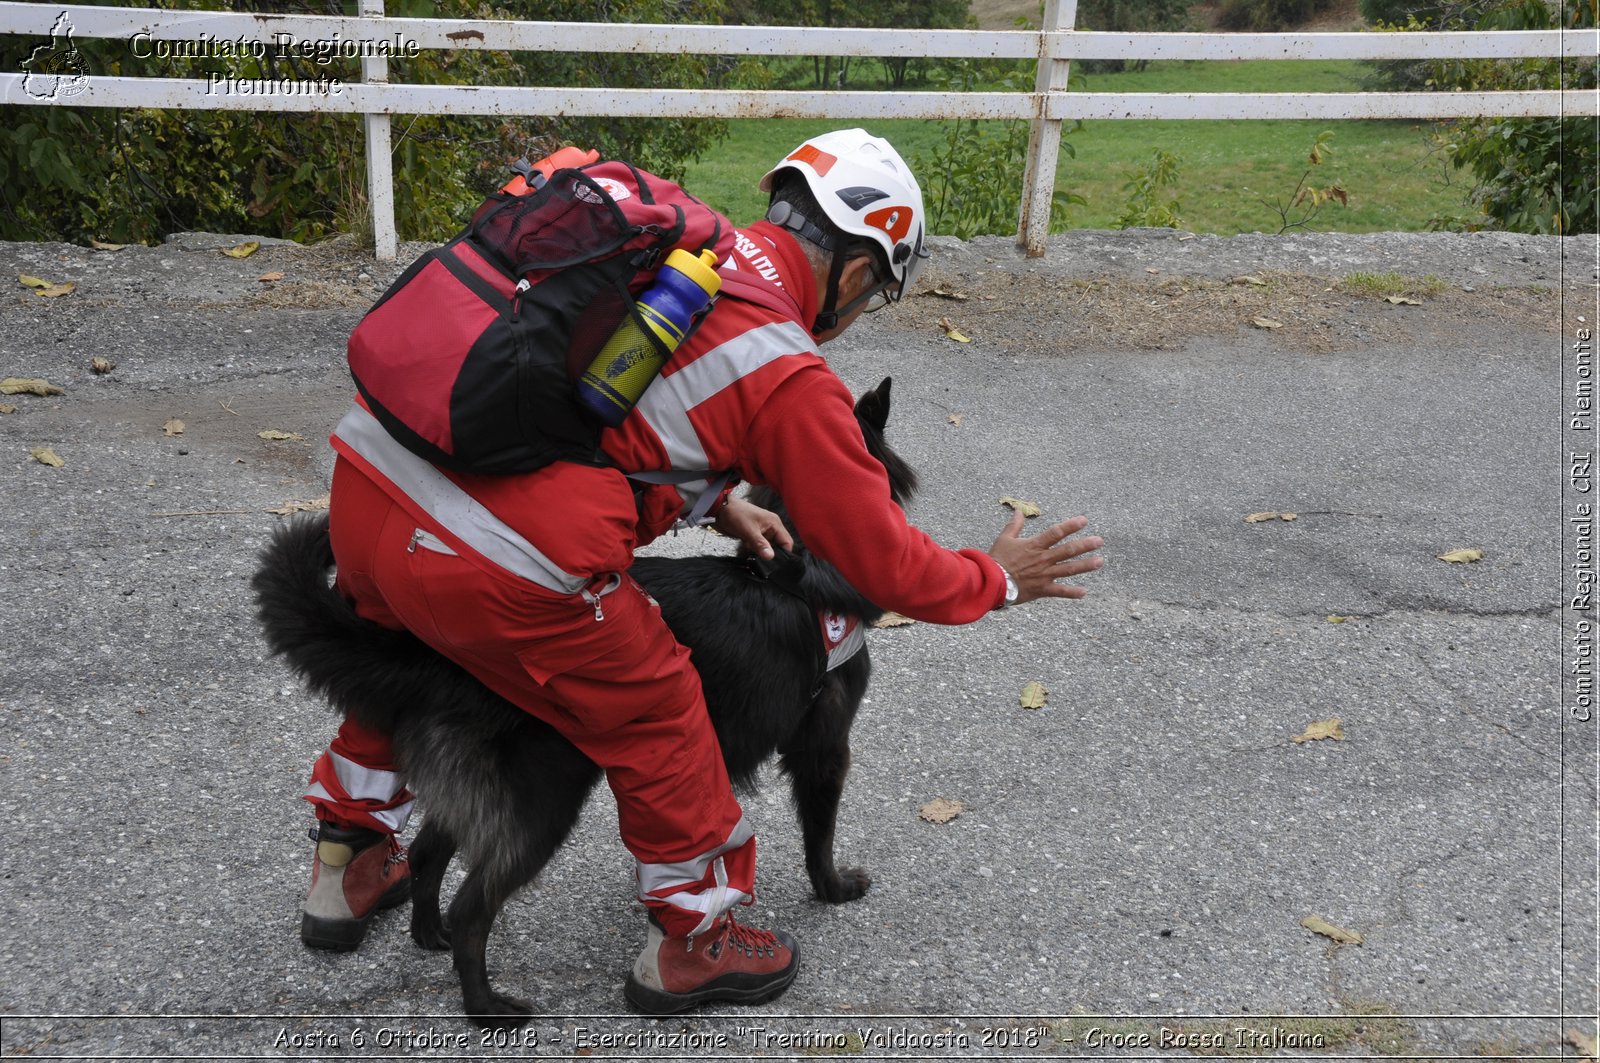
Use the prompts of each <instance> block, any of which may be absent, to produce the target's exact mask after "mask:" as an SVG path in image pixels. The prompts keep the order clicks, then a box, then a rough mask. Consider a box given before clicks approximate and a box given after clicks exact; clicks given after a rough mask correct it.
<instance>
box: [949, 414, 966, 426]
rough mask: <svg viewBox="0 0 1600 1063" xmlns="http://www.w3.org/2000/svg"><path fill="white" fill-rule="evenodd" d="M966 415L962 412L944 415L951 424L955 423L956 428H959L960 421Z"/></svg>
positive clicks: (964, 418)
mask: <svg viewBox="0 0 1600 1063" xmlns="http://www.w3.org/2000/svg"><path fill="white" fill-rule="evenodd" d="M966 416H967V415H966V414H964V413H952V414H951V415H950V416H949V417H946V418H945V420H947V421H949V422H950V423H951V424H953V425H955V426H956V427H957V428H960V427H961V422H962V421H964V420H966Z"/></svg>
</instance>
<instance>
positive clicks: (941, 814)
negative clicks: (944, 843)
mask: <svg viewBox="0 0 1600 1063" xmlns="http://www.w3.org/2000/svg"><path fill="white" fill-rule="evenodd" d="M963 808H964V806H963V805H962V804H961V802H960V801H952V800H950V799H949V798H948V797H935V798H934V799H933V800H932V801H929V802H928V803H927V804H925V805H923V806H922V807H921V808H919V809H917V817H918V818H919V819H925V820H927V821H928V822H929V823H949V822H950V821H951V820H952V819H955V818H956V817H957V816H959V815H961V813H962V811H963Z"/></svg>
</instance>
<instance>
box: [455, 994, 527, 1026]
mask: <svg viewBox="0 0 1600 1063" xmlns="http://www.w3.org/2000/svg"><path fill="white" fill-rule="evenodd" d="M532 1017H533V1005H532V1004H530V1003H529V1002H528V1001H526V1000H518V999H517V998H516V997H508V996H506V995H505V994H504V993H495V992H491V993H490V994H489V996H488V997H487V998H486V999H485V1000H484V1001H483V1002H482V1003H481V1004H478V1005H474V1004H473V1003H471V1002H470V1001H469V1002H468V1003H467V1018H468V1019H469V1020H471V1021H472V1022H473V1023H474V1024H476V1025H478V1026H481V1027H483V1028H484V1029H485V1030H515V1029H516V1028H517V1027H519V1026H522V1025H523V1024H524V1023H526V1022H527V1021H528V1020H529V1019H531V1018H532Z"/></svg>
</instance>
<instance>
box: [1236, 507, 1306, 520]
mask: <svg viewBox="0 0 1600 1063" xmlns="http://www.w3.org/2000/svg"><path fill="white" fill-rule="evenodd" d="M1299 519H1300V514H1298V513H1279V512H1278V511H1277V510H1275V509H1274V510H1267V511H1266V512H1263V513H1251V514H1248V515H1247V516H1246V517H1245V518H1244V522H1245V523H1246V524H1260V523H1262V522H1263V521H1269V520H1289V521H1293V520H1299Z"/></svg>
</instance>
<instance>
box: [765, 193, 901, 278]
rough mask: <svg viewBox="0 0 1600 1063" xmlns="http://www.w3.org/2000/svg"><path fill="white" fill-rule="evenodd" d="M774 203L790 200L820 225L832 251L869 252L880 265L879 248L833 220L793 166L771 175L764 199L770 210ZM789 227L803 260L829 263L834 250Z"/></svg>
mask: <svg viewBox="0 0 1600 1063" xmlns="http://www.w3.org/2000/svg"><path fill="white" fill-rule="evenodd" d="M774 203H787V204H789V207H790V208H791V209H792V210H793V211H794V212H795V213H796V214H798V215H800V216H801V217H802V218H804V219H806V220H807V221H809V222H810V223H811V224H812V225H815V226H816V227H817V228H818V229H821V230H822V232H823V233H824V234H825V235H826V236H827V238H828V239H829V240H830V241H831V242H832V243H833V248H834V251H839V252H842V253H843V254H844V255H846V256H847V257H848V256H851V255H856V254H860V253H861V252H863V251H867V252H871V253H872V256H873V259H874V260H876V261H879V264H880V265H882V262H881V259H882V258H883V254H882V252H881V251H880V250H879V249H878V248H877V247H875V246H874V245H873V244H871V243H869V242H868V241H865V240H858V239H856V238H855V237H852V236H851V235H849V234H848V233H846V232H845V231H844V230H842V229H840V228H839V227H838V226H837V225H835V224H833V221H832V220H831V219H830V218H829V217H828V213H827V211H825V210H823V209H822V204H820V203H818V202H817V197H816V196H814V195H812V193H811V186H810V185H809V184H807V183H806V179H805V178H804V177H801V176H800V175H799V174H798V173H796V172H794V171H793V170H789V171H785V172H782V173H780V174H779V175H778V176H777V177H776V178H775V179H774V184H773V188H772V197H771V199H770V200H769V201H768V203H767V206H768V209H769V210H770V209H771V207H772V204H774ZM789 231H790V232H791V233H792V234H793V236H794V237H795V239H796V240H797V241H798V242H799V244H800V248H801V250H803V251H804V252H805V253H806V260H807V261H809V262H810V263H811V264H812V265H813V266H816V267H819V268H821V269H823V270H826V269H827V268H828V267H829V265H831V256H832V254H833V252H831V251H829V250H828V249H826V248H823V247H820V246H818V245H817V244H815V243H813V242H812V241H811V240H808V239H806V237H805V235H804V234H802V233H799V232H795V231H794V230H793V229H791V230H789Z"/></svg>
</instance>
